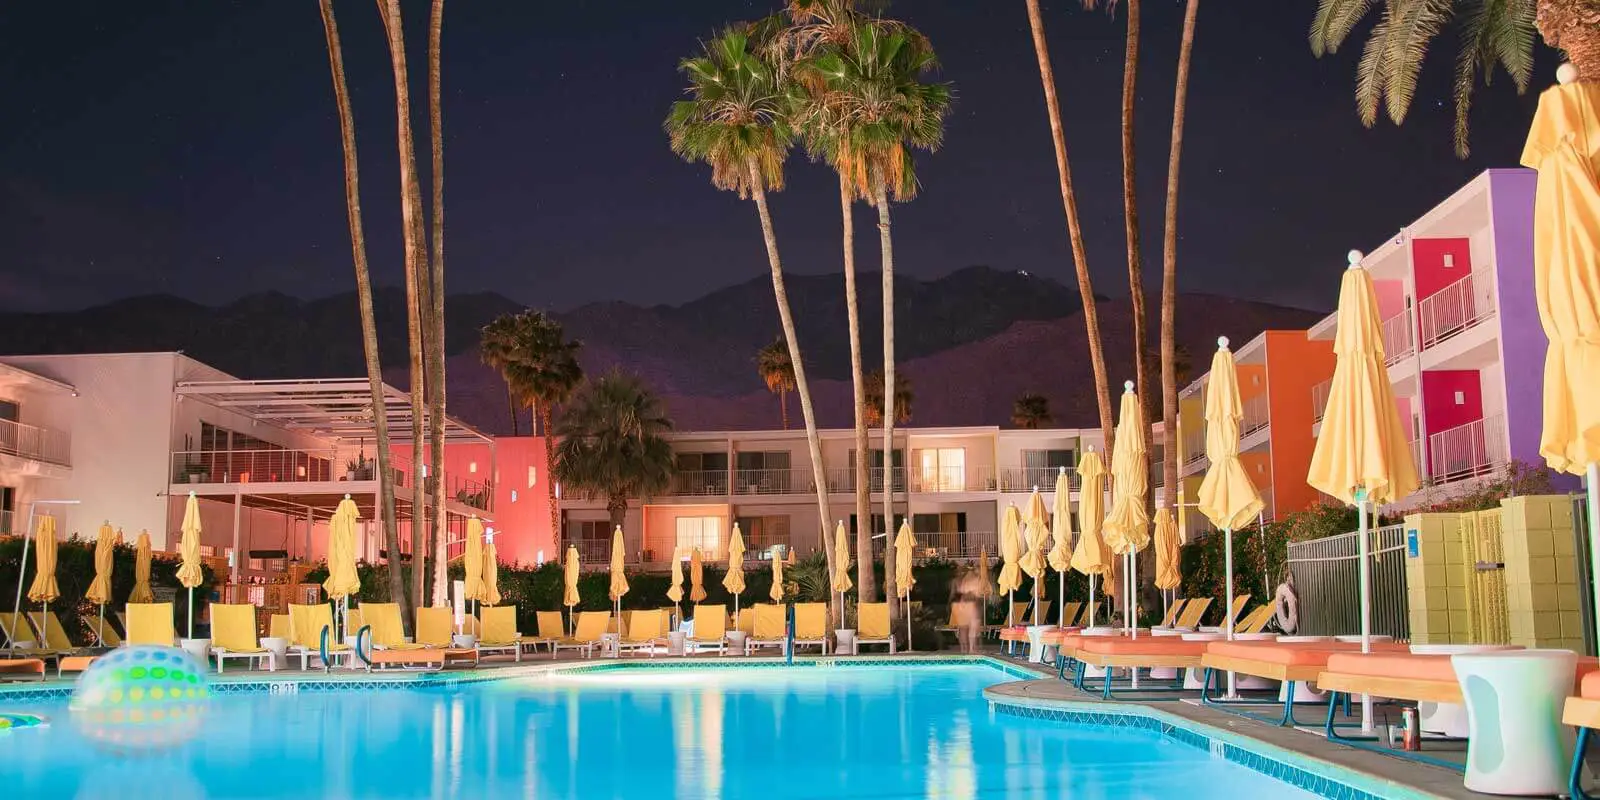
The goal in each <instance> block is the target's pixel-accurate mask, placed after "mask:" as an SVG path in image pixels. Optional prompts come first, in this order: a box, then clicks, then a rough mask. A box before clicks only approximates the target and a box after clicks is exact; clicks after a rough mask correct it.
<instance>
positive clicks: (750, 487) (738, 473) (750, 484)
mask: <svg viewBox="0 0 1600 800" xmlns="http://www.w3.org/2000/svg"><path fill="white" fill-rule="evenodd" d="M733 490H734V494H738V495H775V494H811V493H812V492H814V491H816V481H815V479H814V477H813V476H812V474H811V470H809V469H741V470H735V471H734V473H733Z"/></svg>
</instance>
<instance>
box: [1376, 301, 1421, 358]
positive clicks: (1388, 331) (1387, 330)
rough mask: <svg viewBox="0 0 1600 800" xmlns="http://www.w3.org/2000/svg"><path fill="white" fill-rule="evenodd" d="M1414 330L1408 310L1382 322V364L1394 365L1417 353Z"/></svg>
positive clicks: (1414, 325) (1415, 327)
mask: <svg viewBox="0 0 1600 800" xmlns="http://www.w3.org/2000/svg"><path fill="white" fill-rule="evenodd" d="M1416 330H1417V326H1416V323H1414V322H1413V321H1412V319H1411V309H1409V308H1408V309H1406V310H1404V311H1402V312H1400V313H1398V314H1396V315H1394V316H1392V317H1390V318H1388V319H1386V320H1384V321H1383V354H1384V359H1383V363H1384V364H1386V365H1391V364H1394V363H1395V362H1397V361H1399V360H1400V359H1402V358H1410V357H1411V356H1412V355H1413V354H1415V353H1416V352H1417V337H1416Z"/></svg>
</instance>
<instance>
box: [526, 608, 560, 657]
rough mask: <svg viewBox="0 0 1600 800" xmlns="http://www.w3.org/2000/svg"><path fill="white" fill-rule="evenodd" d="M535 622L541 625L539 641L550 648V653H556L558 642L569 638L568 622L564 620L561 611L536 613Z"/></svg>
mask: <svg viewBox="0 0 1600 800" xmlns="http://www.w3.org/2000/svg"><path fill="white" fill-rule="evenodd" d="M533 616H534V622H536V623H538V625H539V639H540V640H541V641H543V642H544V643H545V644H548V645H549V646H550V652H552V653H554V652H555V651H556V642H559V641H561V640H562V639H565V638H567V621H566V620H565V619H563V618H562V616H561V612H560V611H535V612H534V614H533Z"/></svg>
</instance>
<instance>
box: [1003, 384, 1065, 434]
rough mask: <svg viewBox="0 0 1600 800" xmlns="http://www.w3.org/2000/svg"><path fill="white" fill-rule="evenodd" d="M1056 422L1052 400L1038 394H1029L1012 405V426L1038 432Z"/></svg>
mask: <svg viewBox="0 0 1600 800" xmlns="http://www.w3.org/2000/svg"><path fill="white" fill-rule="evenodd" d="M1055 421H1056V418H1055V415H1054V414H1051V413H1050V398H1048V397H1045V396H1044V395H1042V394H1039V393H1038V392H1028V393H1026V394H1024V395H1022V396H1020V397H1018V398H1017V400H1016V402H1014V403H1012V404H1011V424H1012V425H1015V426H1017V427H1019V428H1028V429H1030V430H1037V429H1039V428H1043V427H1044V426H1046V425H1049V424H1050V423H1052V422H1055Z"/></svg>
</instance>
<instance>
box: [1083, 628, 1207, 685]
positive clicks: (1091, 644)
mask: <svg viewBox="0 0 1600 800" xmlns="http://www.w3.org/2000/svg"><path fill="white" fill-rule="evenodd" d="M1208 644H1210V642H1190V641H1185V640H1183V639H1180V638H1178V637H1175V636H1146V637H1142V638H1137V639H1135V638H1132V637H1127V636H1084V637H1081V638H1080V639H1079V640H1078V645H1077V648H1076V649H1075V650H1074V651H1073V657H1074V658H1075V659H1076V660H1077V670H1076V673H1075V674H1074V676H1073V679H1072V685H1073V686H1074V687H1076V688H1077V689H1079V690H1085V691H1086V690H1087V687H1086V686H1085V677H1086V675H1085V673H1086V672H1087V668H1088V667H1099V668H1101V669H1103V670H1105V675H1104V676H1103V677H1102V678H1101V679H1100V684H1101V686H1100V688H1101V692H1100V696H1101V698H1102V699H1105V700H1110V699H1112V694H1111V689H1112V683H1113V680H1112V671H1113V670H1116V669H1127V670H1138V669H1150V668H1155V667H1166V668H1171V669H1177V670H1179V676H1180V677H1179V678H1178V683H1177V685H1176V686H1173V687H1156V688H1146V687H1140V691H1141V692H1146V691H1181V690H1182V687H1183V679H1182V677H1181V676H1182V674H1183V673H1182V670H1185V669H1199V668H1200V660H1201V658H1203V657H1204V656H1205V653H1206V645H1208Z"/></svg>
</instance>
